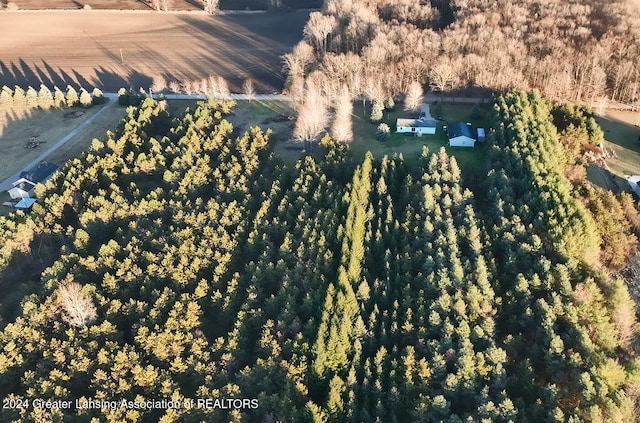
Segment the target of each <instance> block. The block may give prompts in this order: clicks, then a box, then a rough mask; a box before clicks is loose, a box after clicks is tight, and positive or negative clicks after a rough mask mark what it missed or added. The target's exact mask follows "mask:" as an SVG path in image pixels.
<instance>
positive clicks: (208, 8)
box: [202, 0, 220, 15]
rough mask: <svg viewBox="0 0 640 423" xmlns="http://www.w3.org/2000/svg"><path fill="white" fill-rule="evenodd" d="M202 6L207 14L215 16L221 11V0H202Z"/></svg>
mask: <svg viewBox="0 0 640 423" xmlns="http://www.w3.org/2000/svg"><path fill="white" fill-rule="evenodd" d="M202 6H203V8H204V11H205V12H207V13H208V14H210V15H213V14H214V13H216V12H217V11H218V10H219V7H220V0H202Z"/></svg>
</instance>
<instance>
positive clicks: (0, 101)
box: [0, 85, 13, 109]
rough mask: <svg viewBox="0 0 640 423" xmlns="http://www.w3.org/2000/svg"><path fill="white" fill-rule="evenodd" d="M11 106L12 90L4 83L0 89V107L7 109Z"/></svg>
mask: <svg viewBox="0 0 640 423" xmlns="http://www.w3.org/2000/svg"><path fill="white" fill-rule="evenodd" d="M12 106H13V90H11V88H9V87H7V86H6V85H3V86H2V90H1V91H0V108H2V109H8V108H10V107H12Z"/></svg>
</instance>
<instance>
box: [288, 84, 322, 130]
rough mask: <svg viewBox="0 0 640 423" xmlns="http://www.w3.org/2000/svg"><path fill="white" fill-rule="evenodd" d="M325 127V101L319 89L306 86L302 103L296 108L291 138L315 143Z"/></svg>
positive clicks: (309, 85)
mask: <svg viewBox="0 0 640 423" xmlns="http://www.w3.org/2000/svg"><path fill="white" fill-rule="evenodd" d="M326 126H327V100H326V99H325V98H324V96H323V95H322V93H321V90H320V88H319V87H317V86H315V85H313V84H308V85H307V87H306V89H305V93H304V101H303V102H302V103H301V104H300V105H299V106H298V118H297V119H296V124H295V127H294V128H293V136H294V137H295V139H297V140H298V141H301V142H312V141H315V140H316V139H317V138H318V136H320V134H322V132H323V131H324V130H325V127H326Z"/></svg>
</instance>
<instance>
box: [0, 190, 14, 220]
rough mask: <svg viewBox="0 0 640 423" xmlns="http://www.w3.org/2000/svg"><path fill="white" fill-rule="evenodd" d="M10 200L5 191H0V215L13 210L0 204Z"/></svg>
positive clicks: (6, 214)
mask: <svg viewBox="0 0 640 423" xmlns="http://www.w3.org/2000/svg"><path fill="white" fill-rule="evenodd" d="M9 200H11V196H10V195H9V193H8V192H7V191H0V216H8V215H9V214H10V213H11V212H12V211H13V210H12V209H10V208H9V207H5V206H3V205H2V203H4V202H5V201H9Z"/></svg>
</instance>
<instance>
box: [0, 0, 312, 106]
mask: <svg viewBox="0 0 640 423" xmlns="http://www.w3.org/2000/svg"><path fill="white" fill-rule="evenodd" d="M308 16H309V12H308V11H293V12H281V13H255V14H235V15H218V16H209V15H206V14H204V13H154V12H123V11H102V10H91V11H17V12H9V11H3V12H1V13H0V40H2V42H0V85H8V86H12V85H16V84H17V85H20V86H23V87H26V86H27V85H31V86H34V87H38V86H39V85H40V84H41V83H44V84H45V85H48V86H52V85H57V86H59V87H65V86H66V85H68V84H71V85H74V86H83V87H87V88H90V87H94V86H97V87H99V88H101V89H103V90H104V91H110V92H114V91H117V90H118V88H120V87H125V88H133V89H136V90H137V89H138V88H140V87H142V88H144V89H145V90H146V89H148V88H149V87H150V86H151V84H152V81H153V80H154V78H158V77H161V78H163V79H164V80H165V81H167V82H169V81H179V82H184V81H189V80H200V79H202V78H206V77H207V76H209V75H211V74H218V75H221V76H222V77H224V78H225V79H226V80H227V81H228V82H229V85H230V88H231V90H232V91H233V92H241V86H242V82H243V81H244V79H245V78H247V77H251V78H252V79H253V80H254V81H255V84H254V85H255V87H256V91H257V92H259V93H271V92H274V91H279V90H281V89H282V87H283V82H284V78H283V75H282V72H281V69H282V61H281V56H282V55H283V54H284V53H286V52H288V51H290V50H291V49H292V47H293V46H294V45H295V44H296V43H297V42H298V41H299V40H300V39H301V38H302V29H303V27H304V24H305V23H306V21H307V19H308Z"/></svg>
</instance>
